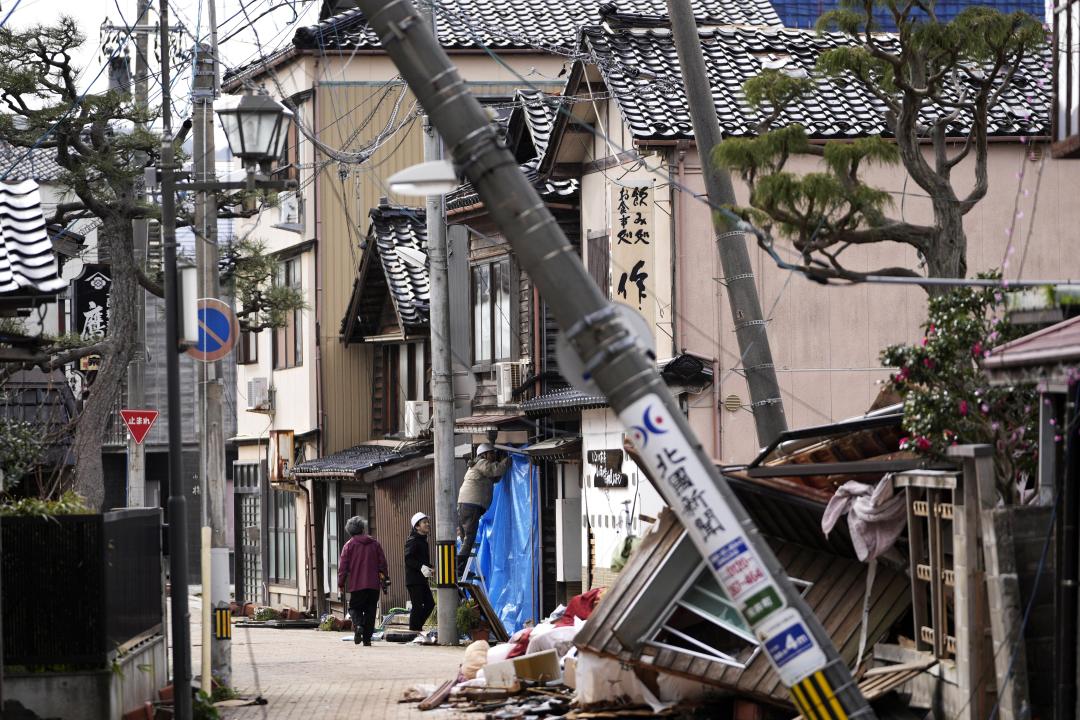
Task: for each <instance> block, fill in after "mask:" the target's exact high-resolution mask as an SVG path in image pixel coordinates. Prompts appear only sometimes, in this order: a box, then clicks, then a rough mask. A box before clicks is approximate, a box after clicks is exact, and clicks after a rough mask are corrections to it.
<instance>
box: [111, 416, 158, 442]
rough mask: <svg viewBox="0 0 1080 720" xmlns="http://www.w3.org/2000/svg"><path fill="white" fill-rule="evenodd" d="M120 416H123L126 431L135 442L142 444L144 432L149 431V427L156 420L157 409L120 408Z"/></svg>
mask: <svg viewBox="0 0 1080 720" xmlns="http://www.w3.org/2000/svg"><path fill="white" fill-rule="evenodd" d="M120 417H122V418H124V424H125V425H127V429H128V432H129V433H131V437H132V439H133V440H134V441H135V444H136V445H142V441H143V440H144V439H145V438H146V433H148V432H150V428H152V427H154V423H155V422H156V421H157V418H158V411H157V410H121V411H120Z"/></svg>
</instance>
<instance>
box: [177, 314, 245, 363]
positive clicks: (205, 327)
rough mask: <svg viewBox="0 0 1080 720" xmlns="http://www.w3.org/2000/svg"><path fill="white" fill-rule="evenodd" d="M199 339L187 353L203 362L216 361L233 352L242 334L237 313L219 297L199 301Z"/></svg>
mask: <svg viewBox="0 0 1080 720" xmlns="http://www.w3.org/2000/svg"><path fill="white" fill-rule="evenodd" d="M198 318H199V339H198V341H197V342H196V343H195V346H194V347H190V348H188V349H187V354H188V355H190V356H191V357H193V358H195V359H196V360H200V361H202V362H214V361H215V360H220V359H221V358H223V357H225V356H226V355H228V354H229V353H230V352H232V349H233V346H234V345H235V344H236V338H237V337H238V336H239V335H240V324H239V323H238V322H237V321H236V313H234V312H233V309H232V308H231V307H229V305H228V304H227V303H223V302H222V301H220V300H218V299H217V298H202V299H201V300H199V301H198Z"/></svg>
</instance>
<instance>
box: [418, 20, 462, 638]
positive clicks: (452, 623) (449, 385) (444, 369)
mask: <svg viewBox="0 0 1080 720" xmlns="http://www.w3.org/2000/svg"><path fill="white" fill-rule="evenodd" d="M427 21H428V25H429V26H430V27H431V32H432V33H433V37H435V42H436V43H438V30H437V29H436V25H435V22H436V20H435V6H434V5H430V6H428V10H427ZM442 158H443V147H442V138H440V137H439V133H438V132H437V131H436V130H435V128H434V127H432V125H431V122H430V118H428V119H426V120H425V122H424V160H427V161H431V160H442ZM427 233H428V271H429V272H430V273H431V385H432V387H431V396H432V398H433V401H434V402H433V404H434V408H433V410H434V411H433V413H432V415H433V417H434V418H435V420H434V423H433V427H434V435H435V542H436V546H437V547H438V546H439V543H442V547H452V545H448V544H447V543H454V540H455V538H456V531H455V528H456V527H457V491H456V489H457V482H456V481H457V478H455V477H454V387H453V383H454V367H453V361H452V359H451V357H452V356H451V348H450V273H449V269H448V266H447V252H446V198H445V196H443V195H433V196H430V197H428V199H427ZM438 557H439V562H442V560H443V556H442V554H439V555H438ZM440 575H441V573H440ZM440 580H441V578H440ZM445 585H447V583H444V582H441V581H440V582H439V588H438V589H437V590H436V593H437V597H438V603H437V604H436V607H437V611H436V612H437V617H438V623H439V644H440V645H457V644H458V634H457V606H458V591H457V588H456V587H449V586H447V587H444V586H445Z"/></svg>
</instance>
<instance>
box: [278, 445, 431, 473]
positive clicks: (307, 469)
mask: <svg viewBox="0 0 1080 720" xmlns="http://www.w3.org/2000/svg"><path fill="white" fill-rule="evenodd" d="M431 451H432V444H431V443H430V442H418V443H402V444H400V445H395V446H390V445H377V444H367V445H356V446H354V447H351V448H349V449H348V450H342V451H341V452H336V453H333V454H331V455H327V456H325V457H321V458H316V459H315V460H307V461H305V462H302V463H299V464H298V465H296V467H294V468H293V470H292V472H291V473H289V478H290V479H294V480H333V479H346V480H350V479H351V480H367V481H375V480H379V479H381V478H383V477H386V476H387V475H388V474H397V473H401V472H406V471H407V470H409V469H413V466H414V465H415V466H416V467H420V466H423V465H426V464H429V463H430V462H431V458H430V457H429V456H430V454H431ZM405 461H408V464H409V467H401V466H400V464H402V463H404V462H405ZM391 469H392V470H393V472H392V473H388V472H382V471H386V470H391Z"/></svg>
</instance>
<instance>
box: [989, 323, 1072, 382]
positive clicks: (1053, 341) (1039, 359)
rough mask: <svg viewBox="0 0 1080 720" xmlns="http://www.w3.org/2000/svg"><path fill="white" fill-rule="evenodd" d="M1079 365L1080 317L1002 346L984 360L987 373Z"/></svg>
mask: <svg viewBox="0 0 1080 720" xmlns="http://www.w3.org/2000/svg"><path fill="white" fill-rule="evenodd" d="M1077 362H1080V317H1074V318H1072V319H1070V320H1066V321H1065V322H1060V323H1058V324H1056V325H1051V326H1050V327H1048V328H1043V329H1042V330H1038V331H1036V332H1033V333H1031V334H1030V335H1024V336H1023V337H1021V338H1017V339H1016V340H1013V341H1012V342H1008V343H1005V344H1004V345H999V346H998V347H996V348H994V349H993V350H991V351H990V354H989V355H987V356H986V358H985V359H984V360H983V361H982V366H983V367H984V368H986V369H987V370H1009V369H1013V368H1024V367H1035V366H1040V365H1053V364H1055V363H1077Z"/></svg>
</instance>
